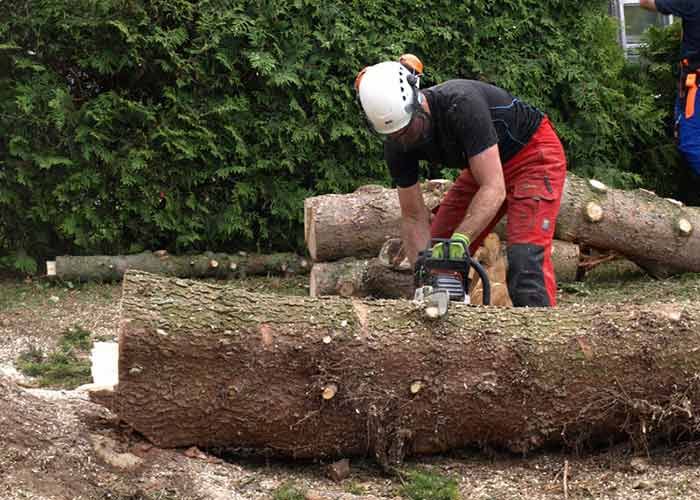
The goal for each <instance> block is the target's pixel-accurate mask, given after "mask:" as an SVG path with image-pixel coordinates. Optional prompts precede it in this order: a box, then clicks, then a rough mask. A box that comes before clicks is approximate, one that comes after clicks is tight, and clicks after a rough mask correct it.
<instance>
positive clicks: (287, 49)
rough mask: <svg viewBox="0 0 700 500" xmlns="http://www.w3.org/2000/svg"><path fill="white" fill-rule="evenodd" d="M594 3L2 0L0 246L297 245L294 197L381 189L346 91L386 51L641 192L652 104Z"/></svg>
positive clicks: (374, 150)
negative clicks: (493, 98)
mask: <svg viewBox="0 0 700 500" xmlns="http://www.w3.org/2000/svg"><path fill="white" fill-rule="evenodd" d="M606 6H607V1H605V0H596V1H589V2H579V1H573V0H566V1H564V0H550V1H548V2H538V1H534V0H531V1H522V0H511V1H502V2H492V1H491V0H471V1H469V0H467V1H464V2H451V1H447V0H437V1H433V2H420V1H419V2H416V1H414V0H413V1H406V0H399V1H393V2H385V1H380V0H364V1H360V0H355V1H337V0H327V1H324V2H321V1H310V0H292V1H289V0H285V1H279V0H258V1H255V2H253V1H241V0H201V1H195V0H151V1H148V2H145V1H143V0H70V1H68V0H5V1H3V2H1V3H0V250H2V251H3V253H4V254H5V262H6V263H7V261H8V258H7V257H8V255H11V256H13V257H12V259H14V260H13V261H14V262H15V263H17V262H18V260H17V256H21V255H30V256H32V257H34V258H43V257H46V256H51V255H53V254H57V253H62V252H71V253H99V252H106V253H117V252H133V251H139V250H142V249H146V248H148V249H154V248H168V249H169V250H171V251H177V252H183V251H197V250H203V249H209V250H227V251H231V250H234V249H238V248H247V249H258V250H260V251H268V250H273V249H275V250H287V249H297V250H300V249H302V247H303V241H302V231H301V225H302V221H303V213H302V203H303V199H304V198H305V197H307V196H310V195H313V194H318V193H325V192H344V191H348V190H351V189H353V188H355V187H356V186H358V185H361V184H363V183H370V182H372V183H376V182H383V183H387V182H388V178H387V174H386V172H385V167H384V165H383V163H382V156H381V145H380V143H379V141H378V140H377V139H376V138H375V137H373V136H372V135H371V134H370V133H369V132H368V131H367V130H366V129H365V127H364V126H363V119H362V117H361V115H360V112H359V109H358V107H357V105H356V103H355V100H354V95H353V89H352V82H353V80H354V76H355V74H356V72H357V71H358V70H359V69H360V68H362V67H363V66H364V65H367V64H371V63H375V62H378V61H380V60H383V59H387V58H392V59H393V58H396V57H398V55H400V54H401V53H403V52H413V53H415V54H417V55H419V56H420V57H421V58H422V59H423V60H424V62H425V63H426V66H427V72H426V82H425V83H426V84H430V83H436V82H440V81H443V80H445V79H448V78H454V77H467V78H478V79H484V80H487V81H491V82H494V83H496V84H498V85H501V86H503V87H505V88H507V89H509V90H510V91H511V92H513V93H514V94H516V95H518V96H519V97H521V98H523V99H526V100H529V101H531V102H532V103H533V104H536V105H538V106H539V107H541V108H542V109H543V110H545V111H547V112H548V113H549V114H550V116H551V117H552V119H553V120H554V122H555V124H556V126H557V128H558V130H559V132H560V134H561V136H562V138H563V140H564V142H565V146H566V149H567V152H568V155H569V160H570V168H572V169H573V170H574V171H577V172H580V173H582V174H591V175H593V174H594V175H596V176H598V177H600V178H602V180H606V181H609V182H612V183H614V184H616V185H623V186H632V185H636V184H645V185H647V186H651V187H656V186H655V185H654V183H655V182H656V181H655V178H654V177H653V175H655V173H656V172H657V171H658V169H657V170H653V169H652V170H649V169H648V167H644V168H640V167H639V166H638V165H637V163H638V162H639V161H641V160H642V159H643V158H644V157H645V156H644V155H645V153H643V151H645V148H646V149H648V148H657V149H656V150H655V153H654V154H656V155H658V158H655V159H654V161H655V164H659V165H662V164H663V163H664V162H665V161H667V160H666V157H665V156H664V151H662V150H660V149H658V147H657V146H658V144H657V143H656V142H655V141H657V139H658V138H659V137H665V133H666V130H665V129H664V127H665V122H664V120H665V119H667V115H666V113H667V112H668V110H667V109H666V108H667V103H665V102H663V103H662V102H660V101H658V100H656V99H655V98H654V92H652V90H651V88H650V85H648V82H647V81H641V80H640V79H639V78H636V77H634V78H628V76H629V73H630V70H629V69H628V68H627V67H626V65H625V62H624V58H623V56H622V53H621V51H620V49H619V47H618V46H617V42H616V23H615V22H614V21H612V20H611V19H609V17H608V15H607V8H606ZM635 74H636V73H635ZM669 154H672V151H671V153H669ZM655 168H656V167H655ZM23 262H24V264H23V266H24V267H26V261H23ZM30 267H31V266H30Z"/></svg>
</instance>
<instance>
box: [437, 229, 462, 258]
mask: <svg viewBox="0 0 700 500" xmlns="http://www.w3.org/2000/svg"><path fill="white" fill-rule="evenodd" d="M450 239H452V240H456V241H463V242H464V245H465V246H466V247H467V248H469V243H471V242H470V241H469V236H467V235H466V234H462V233H453V234H452V237H451V238H450ZM446 246H447V245H445V244H444V243H438V244H437V245H435V246H433V248H432V256H433V258H434V259H444V258H445V256H444V255H443V249H444V248H445V247H446ZM448 258H449V259H450V260H459V259H463V258H464V246H462V245H461V244H459V243H451V244H450V256H449V257H448Z"/></svg>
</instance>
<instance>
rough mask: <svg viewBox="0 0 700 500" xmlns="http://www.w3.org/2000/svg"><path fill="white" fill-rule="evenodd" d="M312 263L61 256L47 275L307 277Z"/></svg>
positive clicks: (255, 257)
mask: <svg viewBox="0 0 700 500" xmlns="http://www.w3.org/2000/svg"><path fill="white" fill-rule="evenodd" d="M310 267H311V266H310V263H309V261H308V260H307V259H305V258H303V257H300V256H298V255H296V254H293V253H275V254H268V255H265V254H248V253H245V252H241V253H239V254H235V255H229V254H224V253H211V252H206V253H203V254H199V255H170V254H168V253H167V252H166V251H164V250H159V251H157V252H143V253H139V254H132V255H91V256H85V257H81V256H70V255H65V256H60V257H57V258H56V261H55V263H53V265H52V263H50V262H49V263H47V274H48V275H49V276H57V277H59V278H61V279H64V280H75V281H89V280H96V281H118V280H121V279H122V277H123V276H124V272H126V270H127V269H135V270H139V271H147V272H151V273H157V274H165V275H168V276H178V277H181V278H221V279H231V278H242V277H245V276H251V275H257V274H275V275H289V274H306V273H308V272H309V269H310Z"/></svg>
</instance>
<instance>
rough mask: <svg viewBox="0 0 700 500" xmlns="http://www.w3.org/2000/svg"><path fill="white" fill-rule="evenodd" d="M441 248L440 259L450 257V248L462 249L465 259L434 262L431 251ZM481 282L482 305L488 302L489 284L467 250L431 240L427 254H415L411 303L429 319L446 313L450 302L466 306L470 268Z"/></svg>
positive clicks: (484, 274) (442, 241) (454, 243)
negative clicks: (414, 289)
mask: <svg viewBox="0 0 700 500" xmlns="http://www.w3.org/2000/svg"><path fill="white" fill-rule="evenodd" d="M437 245H439V246H440V247H442V255H447V256H449V255H450V251H449V249H450V245H462V246H463V247H464V255H463V256H462V257H461V258H459V259H450V258H446V257H445V258H437V257H434V256H433V249H434V248H439V247H437ZM470 267H473V268H474V270H475V271H476V273H477V274H478V275H479V277H480V278H481V282H482V286H483V289H484V292H483V297H484V305H489V303H490V302H491V283H490V282H489V277H488V275H487V274H486V271H485V270H484V268H483V267H482V266H481V264H479V262H478V261H476V260H475V259H473V258H472V257H471V255H470V254H469V247H468V246H467V245H466V244H465V243H464V242H463V241H459V240H450V239H445V238H434V239H431V240H430V244H429V245H428V248H427V249H426V250H423V251H421V252H419V253H418V258H417V259H416V265H415V272H414V285H415V288H416V291H415V295H414V297H413V301H414V303H415V304H417V305H419V306H421V307H422V308H423V310H424V311H425V313H426V315H427V316H428V317H429V318H438V317H441V316H444V315H445V314H446V313H447V309H448V306H449V303H450V302H459V303H462V304H469V281H470V280H469V268H470Z"/></svg>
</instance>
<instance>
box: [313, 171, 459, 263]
mask: <svg viewBox="0 0 700 500" xmlns="http://www.w3.org/2000/svg"><path fill="white" fill-rule="evenodd" d="M451 185H452V183H451V182H449V181H444V180H432V181H428V182H425V183H423V184H422V189H423V198H424V199H425V202H426V205H427V207H428V209H433V208H434V207H436V206H437V205H438V204H439V203H440V200H441V199H442V197H443V196H444V195H445V193H446V192H447V189H449V187H450V186H451ZM399 221H400V208H399V198H398V196H397V194H396V190H395V189H386V188H383V187H381V186H363V187H361V188H359V189H358V190H357V191H355V192H354V193H352V194H350V195H343V194H327V195H324V196H316V197H313V198H307V199H306V200H305V201H304V236H305V241H306V246H307V247H308V249H309V255H311V258H312V259H313V260H314V261H317V262H323V261H328V260H337V259H342V258H343V257H376V255H377V253H378V252H379V249H380V248H381V246H382V245H383V244H384V242H385V241H386V240H388V239H389V238H396V237H399V236H400V234H399V232H400V227H399ZM347 232H352V233H354V234H353V235H348V234H347Z"/></svg>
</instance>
